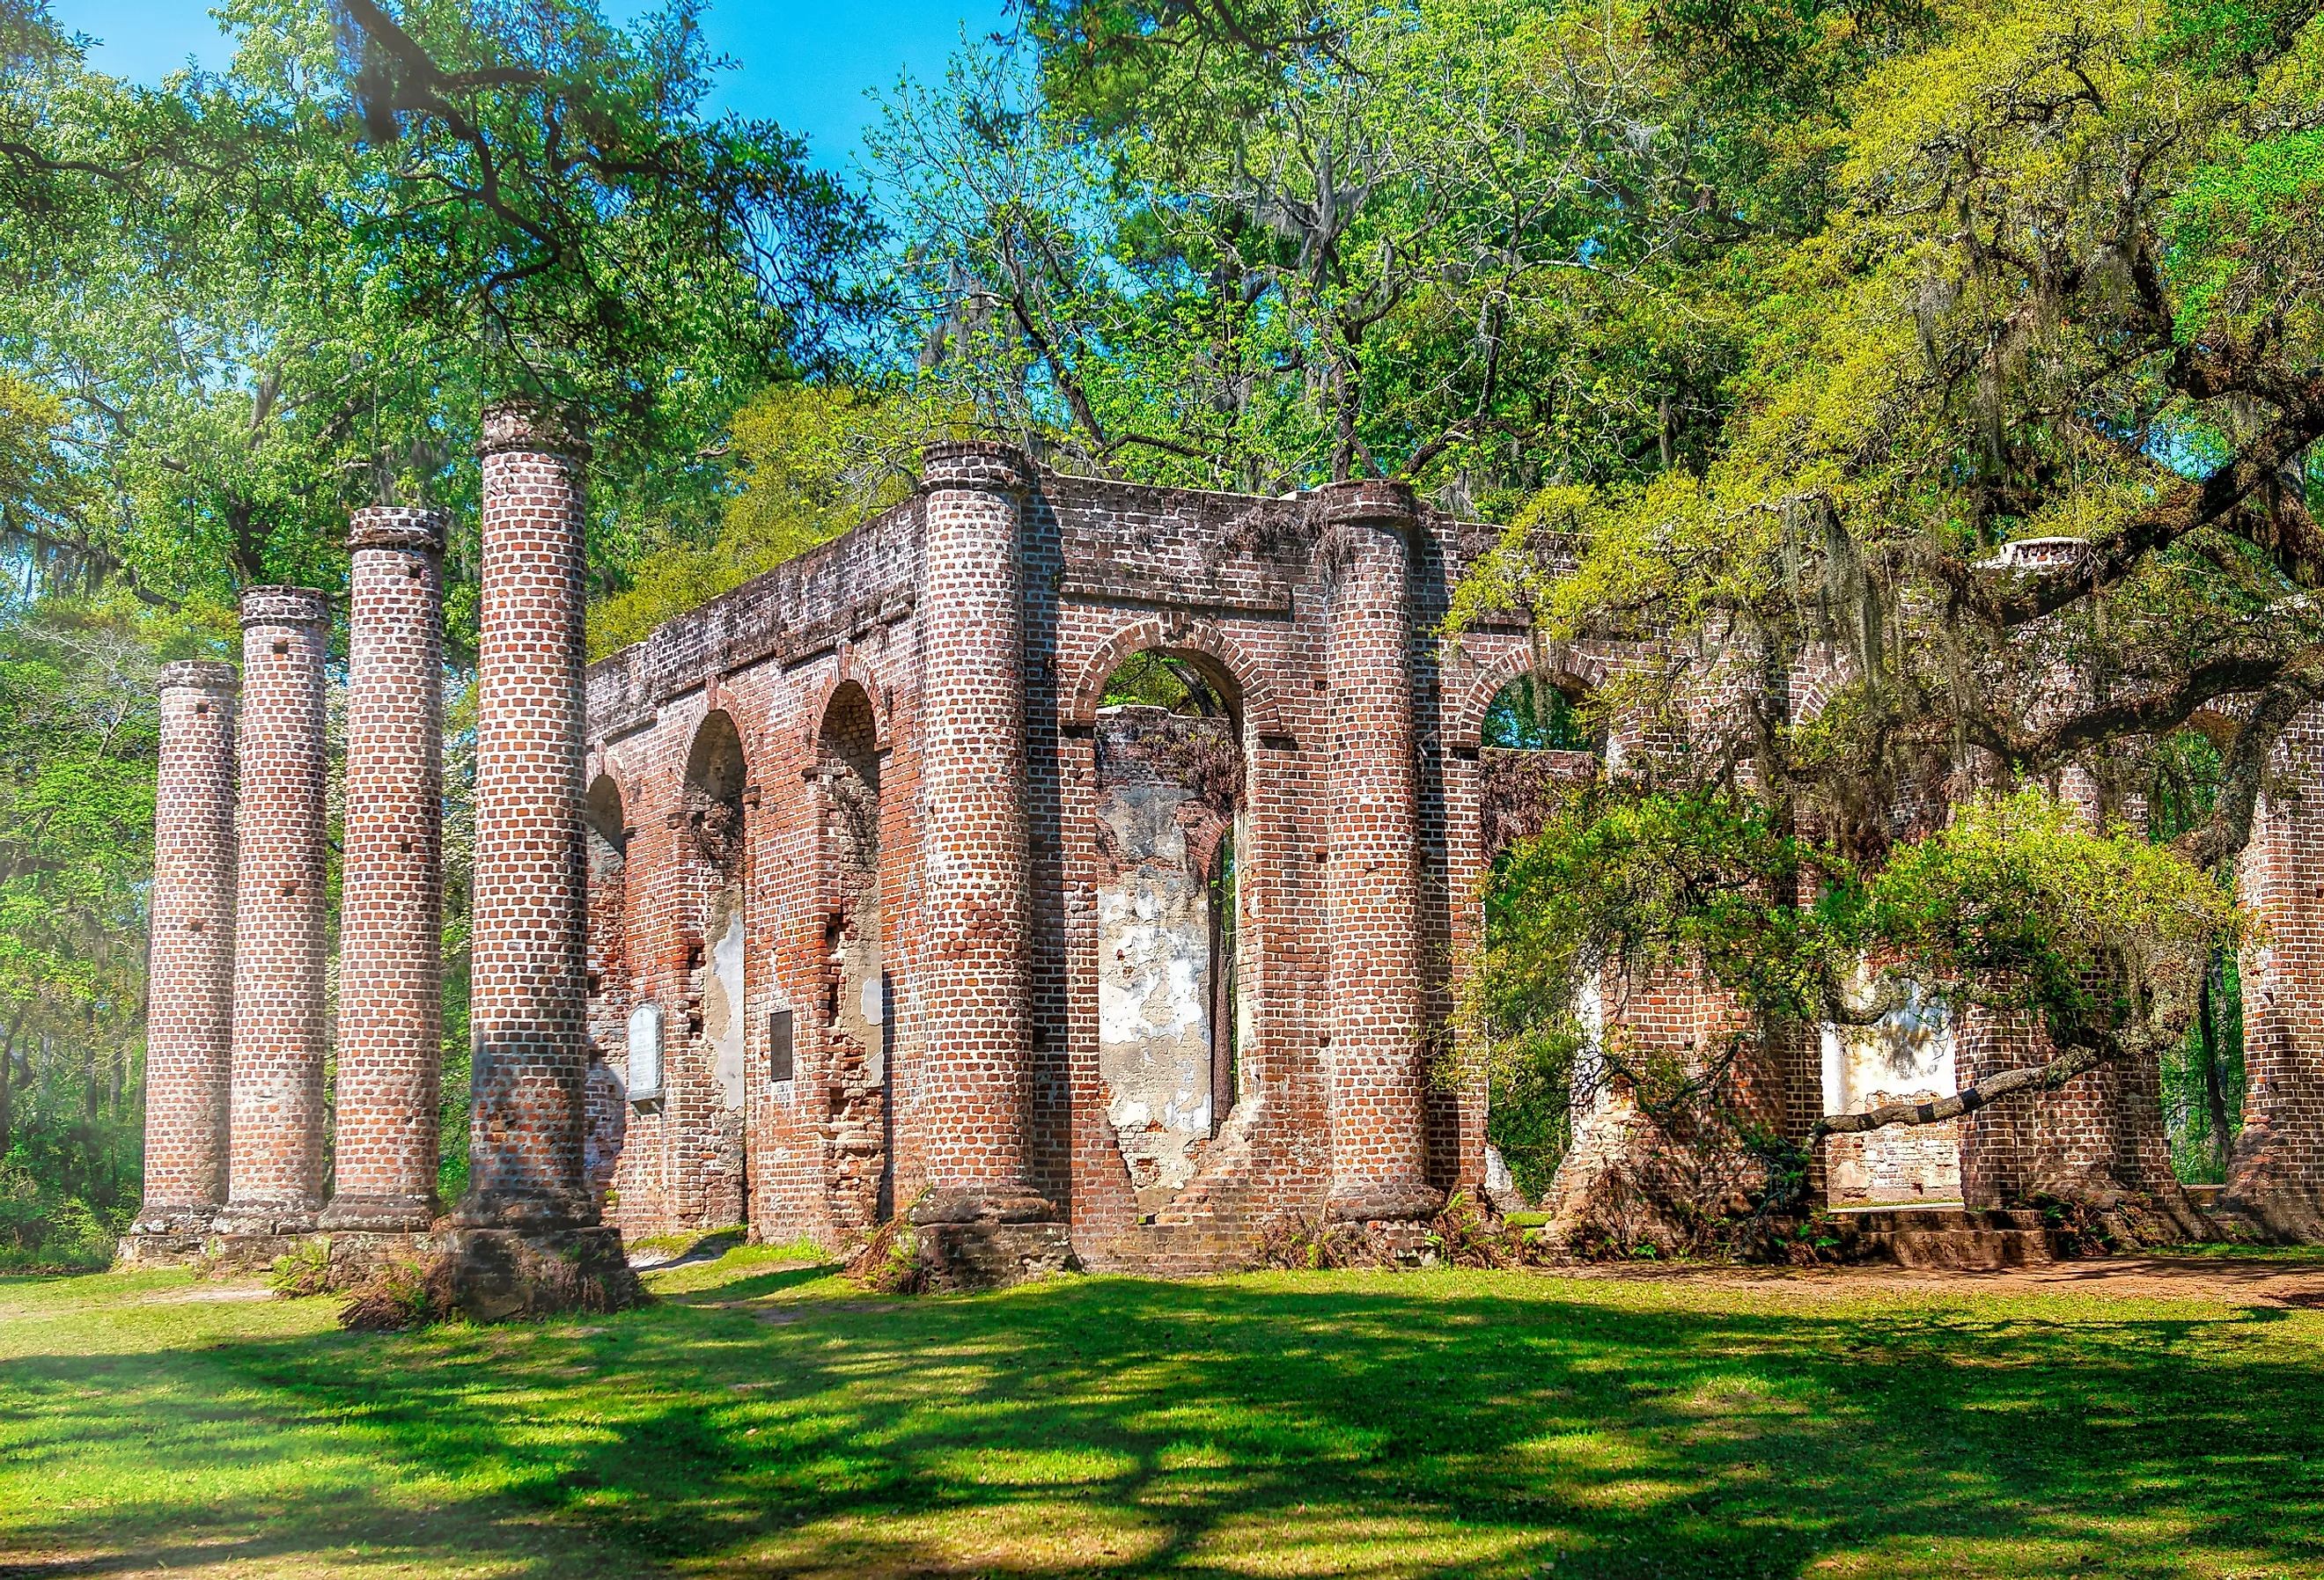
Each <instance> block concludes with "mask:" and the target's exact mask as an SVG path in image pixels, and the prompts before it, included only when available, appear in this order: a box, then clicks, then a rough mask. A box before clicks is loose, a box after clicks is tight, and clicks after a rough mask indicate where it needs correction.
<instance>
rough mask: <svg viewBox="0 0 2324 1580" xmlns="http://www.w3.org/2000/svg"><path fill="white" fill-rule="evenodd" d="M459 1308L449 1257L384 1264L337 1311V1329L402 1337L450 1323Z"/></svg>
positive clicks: (433, 1257)
mask: <svg viewBox="0 0 2324 1580" xmlns="http://www.w3.org/2000/svg"><path fill="white" fill-rule="evenodd" d="M458 1310H459V1307H458V1305H457V1302H456V1301H455V1300H454V1298H453V1294H452V1264H451V1260H450V1259H449V1258H448V1257H443V1256H431V1257H429V1259H428V1260H427V1261H409V1260H397V1261H390V1262H385V1263H383V1264H382V1265H381V1266H380V1267H379V1268H378V1269H377V1270H374V1272H373V1273H372V1275H371V1277H369V1278H368V1279H365V1280H364V1281H363V1283H361V1284H360V1285H358V1286H357V1287H356V1288H355V1291H354V1292H353V1294H352V1295H351V1296H350V1297H349V1298H348V1300H347V1303H346V1305H344V1306H342V1307H339V1326H341V1327H344V1328H347V1329H350V1330H352V1331H355V1332H358V1333H404V1332H408V1331H410V1329H412V1328H417V1327H428V1326H433V1325H434V1324H436V1323H438V1322H444V1321H447V1320H448V1319H450V1318H451V1317H454V1316H456V1315H457V1313H458Z"/></svg>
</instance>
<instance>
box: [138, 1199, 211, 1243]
mask: <svg viewBox="0 0 2324 1580" xmlns="http://www.w3.org/2000/svg"><path fill="white" fill-rule="evenodd" d="M217 1215H218V1205H217V1203H216V1202H196V1203H190V1204H183V1203H169V1202H147V1203H146V1204H145V1205H144V1206H141V1207H139V1208H138V1209H137V1221H136V1222H135V1223H134V1224H130V1225H129V1233H130V1234H194V1235H201V1234H208V1233H209V1232H210V1225H211V1224H214V1223H216V1222H217Z"/></svg>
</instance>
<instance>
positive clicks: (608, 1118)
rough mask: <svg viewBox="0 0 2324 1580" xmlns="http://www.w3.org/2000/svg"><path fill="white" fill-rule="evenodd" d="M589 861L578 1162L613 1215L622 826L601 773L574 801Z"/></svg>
mask: <svg viewBox="0 0 2324 1580" xmlns="http://www.w3.org/2000/svg"><path fill="white" fill-rule="evenodd" d="M581 824H582V829H583V838H584V840H585V841H586V845H587V848H588V859H589V977H588V994H589V997H588V1025H589V1074H588V1076H587V1083H586V1088H585V1092H584V1109H585V1118H584V1123H585V1125H586V1129H585V1130H584V1131H583V1132H582V1143H581V1148H582V1160H583V1163H584V1166H585V1168H586V1172H587V1174H588V1178H589V1188H590V1189H591V1190H593V1191H595V1192H596V1194H597V1200H598V1203H599V1205H600V1206H602V1207H604V1208H606V1209H607V1210H610V1211H613V1212H616V1213H618V1211H619V1209H620V1206H621V1199H620V1196H619V1194H618V1192H617V1191H616V1189H615V1187H614V1176H615V1174H616V1172H617V1171H618V1169H619V1168H620V1166H621V1160H622V1143H623V1141H626V1140H627V1139H628V1135H629V1119H630V1113H629V1104H628V1103H626V1102H625V1101H623V1097H624V1095H625V1094H626V1093H627V1092H629V1091H631V1090H632V1089H634V1086H635V1083H634V1082H633V1081H632V1078H631V1072H630V1068H629V1013H630V969H629V954H628V938H629V849H630V840H629V828H628V826H627V822H626V820H625V818H624V816H623V812H622V787H621V786H620V785H618V784H616V783H614V782H613V775H611V774H609V773H601V774H599V775H598V776H597V777H596V778H595V779H594V780H592V781H590V782H589V790H588V793H587V794H586V795H585V796H584V797H583V798H582V801H581Z"/></svg>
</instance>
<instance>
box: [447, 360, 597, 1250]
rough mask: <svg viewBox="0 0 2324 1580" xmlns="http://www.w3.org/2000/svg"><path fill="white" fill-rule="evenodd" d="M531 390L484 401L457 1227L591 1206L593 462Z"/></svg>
mask: <svg viewBox="0 0 2324 1580" xmlns="http://www.w3.org/2000/svg"><path fill="white" fill-rule="evenodd" d="M588 453H589V451H588V446H587V444H586V441H585V440H583V439H581V437H580V436H579V434H578V433H577V432H575V431H573V430H572V429H571V428H569V427H568V426H567V425H565V424H563V423H560V422H558V421H557V420H553V419H551V418H549V416H547V415H546V414H544V413H541V412H539V411H535V410H534V409H532V408H530V407H529V406H525V405H521V404H513V403H512V404H503V405H500V406H496V407H494V408H493V409H492V410H490V411H487V412H486V413H485V416H484V444H483V446H482V454H483V457H484V564H483V573H482V582H483V629H482V634H481V637H480V640H479V644H478V652H477V661H476V670H477V698H476V878H475V901H474V906H475V910H474V922H473V931H472V933H471V938H472V942H471V945H470V948H471V959H472V961H473V965H472V966H471V973H472V975H471V984H472V985H471V986H470V989H469V998H468V1005H469V1008H468V1015H469V1022H470V1026H471V1028H472V1032H471V1035H472V1036H473V1038H474V1043H475V1064H474V1066H473V1067H472V1069H471V1072H470V1077H469V1083H470V1084H469V1090H470V1093H471V1095H472V1101H473V1104H474V1108H473V1113H472V1116H471V1120H470V1128H469V1141H468V1146H469V1152H468V1170H469V1172H468V1193H467V1195H466V1197H462V1198H461V1201H460V1203H459V1206H457V1208H456V1209H455V1210H454V1213H453V1217H454V1219H455V1221H456V1222H457V1223H458V1224H461V1225H462V1226H463V1227H468V1228H509V1229H544V1230H557V1229H570V1228H577V1227H582V1226H586V1225H588V1224H595V1223H596V1221H597V1203H596V1198H595V1196H594V1195H592V1193H591V1192H590V1190H589V1187H588V1182H587V1179H586V1178H585V1176H584V1173H583V1169H582V1150H581V1132H582V1116H583V1102H584V1090H583V1088H584V1084H585V1083H586V1080H587V1077H588V1069H589V1033H588V1027H587V1024H586V1018H587V996H586V995H587V987H586V978H587V973H588V969H589V916H588V901H587V887H586V885H587V878H586V864H587V851H586V845H585V843H584V836H583V827H582V821H581V796H582V784H581V767H582V754H581V655H582V632H581V611H582V603H583V589H582V579H581V578H582V567H583V547H582V499H581V476H580V468H581V465H582V463H583V462H584V461H585V460H586V458H587V456H588Z"/></svg>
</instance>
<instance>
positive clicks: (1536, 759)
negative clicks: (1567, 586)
mask: <svg viewBox="0 0 2324 1580" xmlns="http://www.w3.org/2000/svg"><path fill="white" fill-rule="evenodd" d="M1609 734H1610V732H1609V729H1608V727H1607V720H1606V718H1605V716H1604V715H1603V711H1602V709H1601V708H1600V707H1599V705H1598V699H1597V698H1596V697H1595V696H1593V695H1592V694H1591V690H1590V689H1589V688H1588V687H1587V686H1586V685H1585V684H1584V683H1583V682H1582V680H1580V679H1577V678H1576V677H1573V676H1571V675H1566V674H1562V673H1545V672H1541V671H1538V670H1527V671H1526V672H1524V673H1521V674H1519V675H1517V676H1515V677H1514V678H1512V679H1509V680H1508V681H1507V682H1506V683H1505V684H1503V685H1502V687H1501V688H1500V689H1499V690H1498V691H1496V692H1495V693H1494V694H1493V698H1492V700H1491V701H1490V702H1489V703H1488V704H1487V705H1486V707H1485V714H1484V717H1483V719H1482V720H1481V721H1480V726H1479V729H1478V742H1479V745H1480V748H1481V750H1480V752H1479V753H1478V774H1477V807H1478V818H1479V826H1480V835H1481V836H1482V839H1483V842H1484V850H1483V855H1484V859H1485V861H1486V864H1487V865H1488V866H1489V868H1490V869H1491V870H1492V871H1493V872H1495V873H1499V871H1500V870H1501V869H1502V867H1503V865H1504V864H1505V863H1506V862H1507V861H1508V859H1509V857H1508V852H1509V848H1510V847H1511V846H1512V845H1517V844H1518V843H1519V842H1520V841H1523V840H1526V839H1529V838H1531V837H1532V836H1535V835H1536V834H1538V833H1540V832H1541V829H1542V826H1543V824H1544V822H1545V820H1546V819H1547V818H1548V817H1549V815H1550V814H1551V812H1552V811H1553V810H1554V808H1556V806H1557V802H1558V798H1559V797H1560V796H1561V795H1562V794H1563V793H1564V792H1566V791H1567V790H1571V789H1572V787H1574V786H1576V785H1582V784H1588V783H1590V782H1591V781H1594V780H1596V779H1597V777H1598V776H1599V774H1600V772H1603V771H1604V768H1605V766H1606V762H1607V760H1608V755H1609V752H1608V742H1609ZM1498 898H1499V891H1498V889H1497V888H1496V887H1494V886H1492V885H1488V887H1487V889H1486V892H1485V909H1486V911H1487V913H1488V914H1490V913H1491V912H1492V910H1493V907H1494V905H1495V904H1496V903H1497V902H1498ZM1578 1007H1579V1009H1580V1011H1581V1018H1582V1028H1583V1035H1584V1039H1585V1040H1584V1044H1583V1046H1582V1048H1580V1049H1577V1050H1576V1051H1575V1052H1574V1054H1573V1056H1572V1064H1571V1067H1561V1066H1560V1063H1559V1061H1558V1059H1557V1058H1554V1057H1545V1058H1538V1059H1535V1060H1526V1059H1515V1060H1511V1059H1496V1060H1494V1061H1492V1074H1491V1076H1489V1079H1488V1081H1487V1084H1486V1093H1485V1171H1486V1180H1487V1190H1488V1193H1489V1194H1490V1195H1492V1196H1493V1197H1495V1199H1497V1200H1499V1201H1501V1202H1503V1203H1504V1205H1509V1206H1530V1205H1532V1204H1533V1203H1534V1202H1535V1201H1538V1200H1540V1199H1542V1198H1543V1197H1544V1194H1545V1192H1546V1191H1547V1190H1548V1188H1549V1186H1550V1181H1551V1179H1552V1178H1553V1177H1554V1175H1555V1173H1556V1171H1557V1169H1558V1166H1559V1164H1560V1163H1561V1162H1563V1160H1564V1159H1565V1157H1566V1155H1567V1153H1568V1152H1569V1151H1570V1150H1572V1147H1573V1144H1574V1142H1575V1141H1576V1139H1577V1137H1578V1135H1579V1134H1580V1133H1581V1132H1582V1131H1584V1130H1586V1129H1587V1128H1588V1127H1590V1126H1591V1125H1592V1124H1594V1123H1597V1122H1599V1121H1600V1119H1601V1118H1603V1117H1604V1115H1605V1114H1606V1113H1607V1100H1608V1098H1609V1092H1608V1089H1607V1083H1606V1081H1605V1079H1604V1077H1603V1065H1602V1062H1601V1060H1600V1056H1599V1053H1598V1050H1597V1048H1596V1039H1597V1038H1598V1037H1599V1036H1600V1035H1601V1034H1602V1033H1603V1031H1604V1027H1605V1013H1604V997H1603V994H1602V992H1601V991H1600V988H1599V986H1598V985H1597V984H1590V985H1589V986H1587V987H1585V988H1584V990H1583V992H1582V1003H1581V1004H1580V1005H1579V1006H1578Z"/></svg>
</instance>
